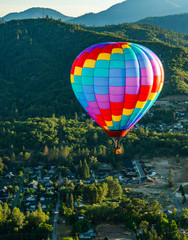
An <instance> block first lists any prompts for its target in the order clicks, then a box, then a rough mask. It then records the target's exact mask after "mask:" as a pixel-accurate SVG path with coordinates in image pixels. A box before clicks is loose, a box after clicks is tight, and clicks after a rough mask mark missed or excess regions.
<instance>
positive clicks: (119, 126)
mask: <svg viewBox="0 0 188 240" xmlns="http://www.w3.org/2000/svg"><path fill="white" fill-rule="evenodd" d="M163 82H164V70H163V66H162V63H161V61H160V60H159V58H158V57H157V56H156V55H155V53H153V52H152V51H151V50H149V49H148V48H146V47H144V46H142V45H139V44H135V43H126V42H107V43H99V44H96V45H93V46H91V47H88V48H87V49H85V50H84V51H83V52H81V53H80V54H79V55H78V56H77V58H76V59H75V61H74V63H73V66H72V69H71V84H72V88H73V91H74V93H75V95H76V97H77V99H78V101H79V102H80V104H81V105H82V107H83V108H84V109H85V111H86V112H87V113H88V114H89V115H90V116H91V117H92V118H93V119H94V120H95V121H96V122H97V123H98V124H99V125H100V126H101V127H102V128H103V129H104V130H105V131H106V133H107V134H108V136H110V137H123V136H125V134H126V133H127V132H128V131H129V130H130V129H131V128H132V127H133V126H134V125H135V124H136V123H137V122H138V121H139V120H140V119H141V118H142V117H143V116H144V115H145V114H146V112H147V111H148V110H149V109H150V107H151V106H152V105H153V104H154V102H155V101H156V99H157V98H158V96H159V94H160V92H161V89H162V87H163Z"/></svg>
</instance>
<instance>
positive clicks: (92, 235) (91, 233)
mask: <svg viewBox="0 0 188 240" xmlns="http://www.w3.org/2000/svg"><path fill="white" fill-rule="evenodd" d="M96 236H97V235H96V233H95V232H94V230H93V229H90V230H89V231H87V232H85V233H80V234H79V239H96Z"/></svg>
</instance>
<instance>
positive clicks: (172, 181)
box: [168, 168, 174, 187]
mask: <svg viewBox="0 0 188 240" xmlns="http://www.w3.org/2000/svg"><path fill="white" fill-rule="evenodd" d="M168 184H169V187H173V186H174V171H173V169H172V168H171V169H170V170H169V177H168Z"/></svg>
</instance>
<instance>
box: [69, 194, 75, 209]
mask: <svg viewBox="0 0 188 240" xmlns="http://www.w3.org/2000/svg"><path fill="white" fill-rule="evenodd" d="M70 208H71V209H72V211H74V197H73V194H72V193H71V194H70Z"/></svg>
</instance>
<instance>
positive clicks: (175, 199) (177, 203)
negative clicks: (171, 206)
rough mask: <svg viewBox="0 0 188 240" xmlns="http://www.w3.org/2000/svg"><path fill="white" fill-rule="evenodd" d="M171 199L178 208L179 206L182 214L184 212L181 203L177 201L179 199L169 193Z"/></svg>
mask: <svg viewBox="0 0 188 240" xmlns="http://www.w3.org/2000/svg"><path fill="white" fill-rule="evenodd" d="M169 195H170V197H171V198H172V199H173V200H174V202H175V204H176V206H177V211H178V212H181V211H182V207H181V205H180V203H179V201H178V200H177V198H175V197H174V195H173V194H172V193H169Z"/></svg>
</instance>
